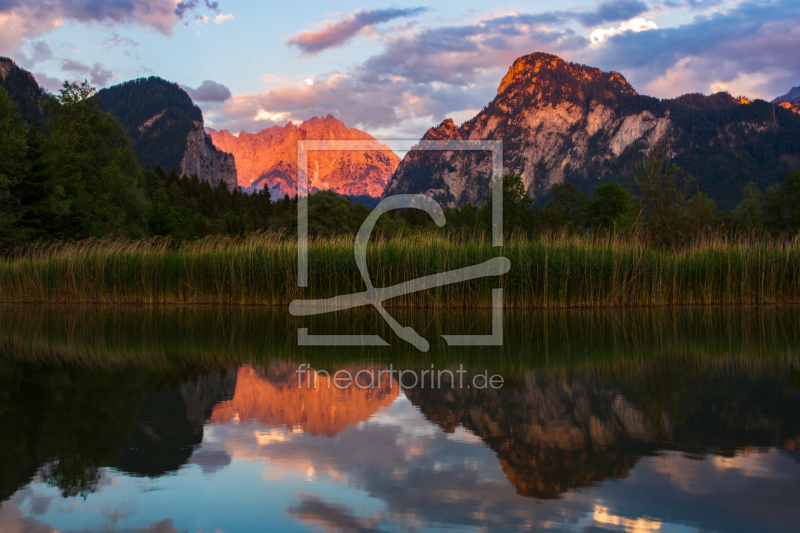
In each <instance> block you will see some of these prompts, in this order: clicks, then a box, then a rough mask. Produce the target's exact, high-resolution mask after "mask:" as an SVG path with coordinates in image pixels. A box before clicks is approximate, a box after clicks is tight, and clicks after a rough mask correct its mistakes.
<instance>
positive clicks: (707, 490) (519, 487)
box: [0, 306, 800, 533]
mask: <svg viewBox="0 0 800 533" xmlns="http://www.w3.org/2000/svg"><path fill="white" fill-rule="evenodd" d="M392 314H393V315H394V316H395V317H397V318H398V320H400V322H401V323H403V324H409V325H413V326H414V327H415V328H417V330H418V331H420V332H421V333H422V334H423V335H424V336H426V338H428V339H429V340H430V341H431V344H432V349H431V351H430V352H429V353H427V354H422V353H419V352H416V351H414V350H413V348H409V347H408V346H404V345H403V344H402V341H400V340H398V339H396V338H393V337H392V336H391V334H390V332H389V331H388V330H387V329H386V327H385V325H383V324H382V323H381V322H380V319H379V318H377V317H376V316H373V315H372V314H371V313H367V312H364V313H352V314H341V315H336V316H333V315H332V316H329V317H319V318H317V319H316V320H305V321H303V322H299V321H297V320H295V319H292V318H291V317H289V315H288V312H287V311H286V310H285V309H280V310H271V309H247V308H245V309H241V308H237V309H220V308H138V307H121V308H112V307H67V306H64V307H41V308H36V307H5V308H0V501H2V506H1V507H0V533H6V532H35V533H38V532H40V531H42V532H43V531H54V530H58V531H62V532H66V531H153V532H156V531H158V532H171V531H190V532H195V531H202V532H216V531H223V532H228V533H230V532H235V531H262V530H268V531H331V532H334V531H335V532H357V531H431V530H433V531H501V530H510V531H538V530H547V531H586V532H588V531H597V530H612V531H628V532H656V531H659V532H661V531H676V532H684V531H686V532H693V531H747V532H749V531H796V530H797V527H798V525H797V524H798V521H799V520H800V505H798V503H797V502H798V498H799V497H800V354H798V347H800V308H796V307H790V308H749V309H732V308H718V309H679V310H656V311H642V310H636V311H602V312H577V311H575V312H530V313H522V312H508V313H506V315H505V333H506V338H505V345H504V346H503V347H497V348H491V349H490V348H474V349H452V348H451V349H448V348H447V347H446V346H445V345H444V344H442V343H441V341H438V340H437V338H440V337H438V336H439V335H441V334H443V333H444V334H464V333H479V334H488V333H489V332H490V331H491V316H490V314H489V313H488V312H483V311H479V312H456V311H448V312H443V313H421V312H416V313H407V312H399V311H392ZM298 326H302V327H308V328H309V332H311V333H315V334H325V333H362V332H363V333H367V332H369V333H380V334H381V335H383V336H384V338H385V339H386V340H388V341H389V342H390V343H391V344H392V347H388V348H375V349H369V350H367V349H361V348H316V349H310V348H298V347H297V346H296V335H297V333H296V329H297V327H298ZM303 363H305V364H307V365H309V367H310V368H312V369H313V370H314V371H322V370H325V371H328V372H331V373H332V372H333V371H336V370H347V371H348V372H351V373H355V372H357V371H359V370H368V371H376V370H380V369H386V368H388V367H389V365H392V367H393V368H400V369H410V370H415V371H417V372H421V371H422V370H423V369H430V368H431V367H433V368H435V369H437V370H441V369H450V370H455V369H457V368H459V367H460V366H461V367H463V368H465V369H467V372H465V373H464V374H462V375H464V376H466V377H465V380H464V382H466V383H470V382H471V383H476V382H475V381H471V380H474V378H475V376H477V375H478V374H481V373H483V372H484V371H486V372H489V373H490V375H492V374H498V375H501V376H502V377H503V379H504V385H503V387H502V388H499V389H492V388H475V387H469V388H468V387H466V386H459V385H463V383H464V382H462V383H461V384H456V383H455V381H448V380H445V382H444V383H443V385H442V387H440V388H431V387H429V386H426V387H422V386H421V385H419V384H418V385H417V386H415V387H411V386H410V384H409V383H407V380H405V381H404V382H405V383H406V384H408V385H409V387H408V388H402V389H401V387H400V386H399V384H398V383H397V381H396V379H384V380H383V381H382V382H381V383H377V384H376V385H375V386H374V387H369V388H359V387H350V388H347V389H338V388H336V387H328V386H326V383H328V382H327V381H326V380H327V378H325V375H324V373H320V374H318V379H319V381H318V385H317V387H316V388H313V387H312V388H309V387H307V386H304V385H299V384H298V374H297V372H296V370H297V368H298V365H300V364H303ZM385 376H386V375H384V377H385Z"/></svg>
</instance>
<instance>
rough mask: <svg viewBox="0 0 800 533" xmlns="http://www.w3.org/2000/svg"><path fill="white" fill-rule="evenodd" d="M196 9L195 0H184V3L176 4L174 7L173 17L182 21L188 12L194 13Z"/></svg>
mask: <svg viewBox="0 0 800 533" xmlns="http://www.w3.org/2000/svg"><path fill="white" fill-rule="evenodd" d="M196 8H197V0H186V1H184V2H178V4H177V5H176V6H175V15H177V17H178V18H179V19H183V18H184V17H185V16H186V14H187V13H189V12H190V11H194V10H195V9H196Z"/></svg>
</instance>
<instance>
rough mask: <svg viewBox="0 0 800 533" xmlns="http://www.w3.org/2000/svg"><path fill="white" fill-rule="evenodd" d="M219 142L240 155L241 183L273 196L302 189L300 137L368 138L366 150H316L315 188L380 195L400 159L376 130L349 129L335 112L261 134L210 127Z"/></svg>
mask: <svg viewBox="0 0 800 533" xmlns="http://www.w3.org/2000/svg"><path fill="white" fill-rule="evenodd" d="M206 132H207V133H209V135H210V136H211V139H212V141H213V142H214V146H216V147H217V148H218V149H220V150H224V151H225V152H229V153H231V154H233V155H234V157H235V158H236V170H237V173H238V176H239V185H240V186H242V187H248V188H251V190H260V189H263V188H264V187H268V188H269V190H270V192H271V193H272V196H273V197H282V196H286V195H289V196H293V195H295V194H297V178H296V177H297V141H299V140H340V141H354V140H357V141H363V143H362V145H361V147H362V149H360V150H337V151H316V152H310V153H309V157H308V163H309V180H310V185H311V187H312V190H313V189H317V190H326V189H331V190H333V191H335V192H337V193H339V194H344V195H347V196H369V197H372V198H378V197H380V195H381V194H382V193H383V191H384V189H385V187H386V184H387V183H388V181H389V179H390V177H391V175H392V172H394V170H395V168H397V165H398V163H399V162H400V158H398V157H397V156H396V155H395V154H394V152H392V151H391V150H390V149H389V147H388V146H386V145H384V144H381V143H379V142H378V141H376V140H375V138H374V137H372V136H371V135H370V134H368V133H366V132H363V131H361V130H357V129H355V128H347V127H346V126H345V125H344V124H343V123H342V122H341V121H340V120H337V119H336V118H334V117H333V116H331V115H328V116H326V117H324V118H317V117H314V118H312V119H310V120H306V121H305V122H303V123H301V124H300V125H295V124H293V123H292V122H289V123H288V124H286V126H283V127H281V126H273V127H271V128H267V129H265V130H262V131H260V132H258V133H252V134H251V133H246V132H241V133H239V134H232V133H230V132H229V131H228V130H222V131H215V130H213V129H210V128H207V129H206Z"/></svg>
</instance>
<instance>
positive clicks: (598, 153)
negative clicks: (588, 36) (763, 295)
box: [384, 53, 800, 208]
mask: <svg viewBox="0 0 800 533" xmlns="http://www.w3.org/2000/svg"><path fill="white" fill-rule="evenodd" d="M423 139H424V140H435V139H441V140H467V139H493V140H502V141H503V163H504V172H509V173H516V174H519V175H521V176H522V178H523V181H524V184H525V188H526V190H527V192H528V194H529V195H530V196H533V197H541V196H542V195H543V194H544V193H545V192H547V191H548V190H549V189H550V187H552V185H554V184H556V183H563V182H570V183H574V184H576V185H578V186H579V187H580V188H582V189H586V190H591V189H593V188H594V187H595V186H596V185H598V184H599V183H603V182H606V181H620V182H623V183H622V184H623V185H626V186H627V185H630V183H628V182H630V181H631V176H632V175H633V173H634V172H635V169H636V165H637V164H638V163H639V162H641V161H642V160H643V159H644V158H645V157H646V156H647V154H648V153H650V152H651V151H652V150H653V148H654V147H655V146H656V144H657V143H659V142H664V143H665V144H666V146H667V147H668V150H669V152H670V154H671V156H672V159H673V162H675V163H676V164H679V165H682V166H683V167H684V168H685V169H686V170H687V171H688V172H690V173H691V174H693V175H694V177H696V178H697V180H698V184H699V186H700V189H701V190H703V189H705V190H706V191H707V192H708V193H710V195H711V196H712V198H715V199H717V200H718V201H720V202H721V205H720V207H725V208H732V207H733V205H735V202H737V201H738V197H739V195H740V192H741V189H742V187H744V185H745V184H747V183H748V182H749V181H755V182H756V183H759V184H766V183H771V182H775V181H778V180H781V179H783V178H785V177H786V174H787V173H788V172H789V171H791V170H793V169H796V168H797V165H798V154H800V116H798V115H796V114H794V113H791V112H789V111H787V110H786V109H784V108H782V107H780V106H775V105H772V104H769V103H767V102H765V101H763V100H756V101H752V102H751V101H750V100H749V99H747V98H744V97H739V98H734V97H732V96H731V95H729V94H727V93H718V94H714V95H711V96H704V95H702V94H688V95H684V96H681V97H678V98H675V99H670V100H659V99H656V98H652V97H649V96H643V95H639V94H638V93H637V92H636V91H635V90H634V88H633V87H632V86H631V85H630V84H629V83H628V82H627V80H626V79H625V78H624V77H623V76H622V75H621V74H620V73H618V72H602V71H600V70H599V69H596V68H592V67H587V66H585V65H578V64H575V63H567V62H565V61H564V60H562V59H561V58H559V57H556V56H553V55H549V54H543V53H534V54H530V55H527V56H523V57H521V58H519V59H517V60H516V61H515V62H514V64H513V65H512V66H511V68H510V69H509V71H508V73H507V74H506V76H505V77H504V78H503V80H502V82H501V83H500V87H499V88H498V91H497V95H496V96H495V98H494V99H493V100H492V101H491V102H490V103H489V104H488V105H487V106H486V107H484V108H483V110H481V111H480V112H479V113H478V114H477V115H476V116H475V117H474V118H472V119H470V120H468V121H466V122H465V123H464V124H462V125H461V126H456V125H455V123H454V122H453V121H452V120H451V119H447V120H445V121H444V122H442V123H441V124H440V125H438V126H436V127H434V128H431V129H430V130H428V132H427V133H426V134H425V135H424V137H423ZM490 179H491V158H490V154H489V153H488V152H423V151H414V150H412V151H410V152H409V153H408V154H407V155H406V157H405V158H404V159H403V161H401V163H400V165H399V166H398V168H397V170H396V171H395V173H394V176H393V177H392V181H391V183H390V184H389V186H388V187H387V189H386V192H385V193H384V196H389V195H393V194H404V193H422V194H426V195H429V196H432V197H434V198H436V199H437V201H439V202H440V203H441V204H442V205H446V206H451V207H460V206H463V205H465V204H467V203H471V204H473V205H480V204H482V203H483V201H484V199H485V197H486V195H487V193H488V192H489V182H490Z"/></svg>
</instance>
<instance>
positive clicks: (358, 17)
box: [286, 7, 428, 54]
mask: <svg viewBox="0 0 800 533" xmlns="http://www.w3.org/2000/svg"><path fill="white" fill-rule="evenodd" d="M427 10H428V8H425V7H414V8H406V9H400V8H389V9H375V10H363V9H362V10H358V11H355V12H354V13H352V14H350V15H348V16H346V17H343V18H341V19H339V20H337V21H335V22H332V21H326V22H325V23H324V24H323V25H322V27H321V28H320V29H317V30H305V31H302V32H300V33H298V34H297V35H293V36H292V37H290V38H289V39H288V40H287V41H286V44H288V45H289V46H294V47H296V48H298V49H299V50H300V51H301V52H302V53H303V54H318V53H319V52H322V51H323V50H327V49H328V48H334V47H337V46H343V45H345V44H347V43H348V42H349V41H350V40H351V39H353V37H355V36H356V35H358V34H359V33H360V32H362V31H363V30H365V29H367V28H370V27H372V26H375V25H377V24H380V23H383V22H388V21H390V20H392V19H396V18H406V17H412V16H414V15H419V14H420V13H424V12H425V11H427Z"/></svg>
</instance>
